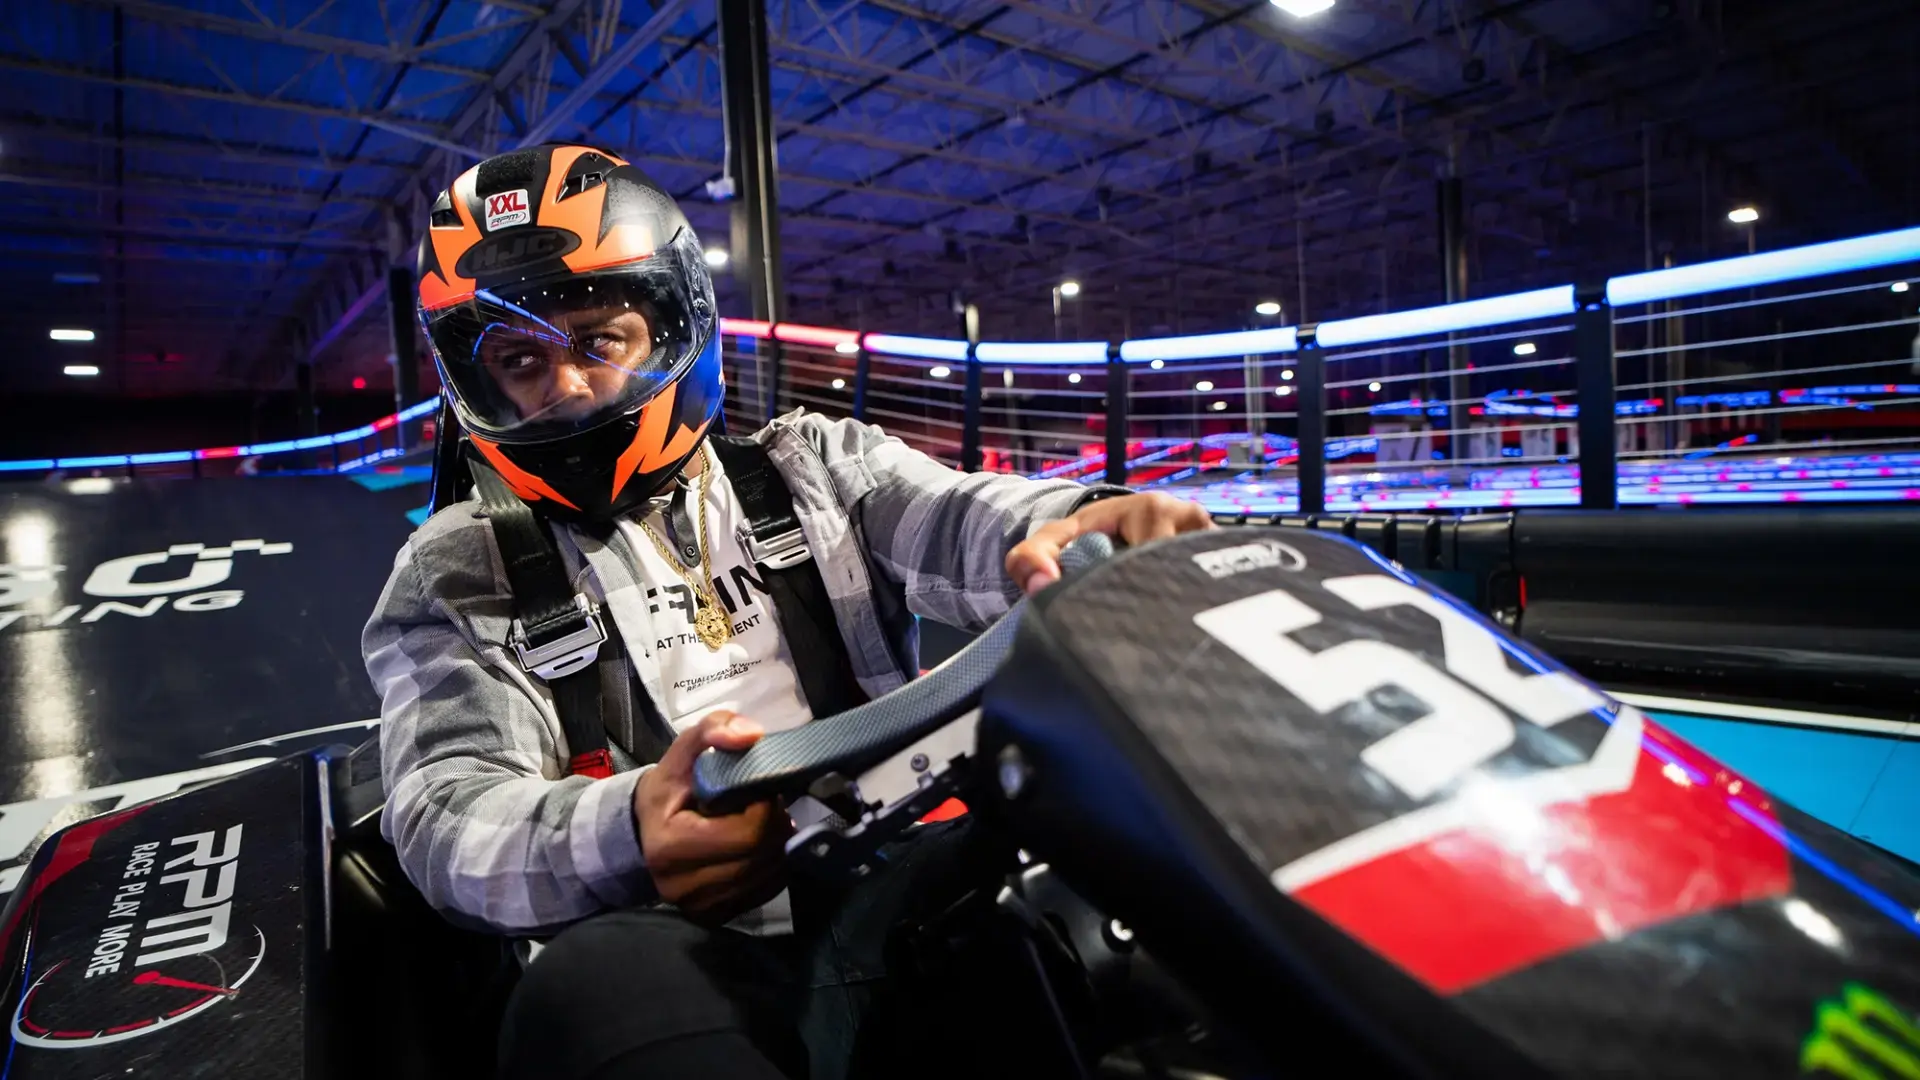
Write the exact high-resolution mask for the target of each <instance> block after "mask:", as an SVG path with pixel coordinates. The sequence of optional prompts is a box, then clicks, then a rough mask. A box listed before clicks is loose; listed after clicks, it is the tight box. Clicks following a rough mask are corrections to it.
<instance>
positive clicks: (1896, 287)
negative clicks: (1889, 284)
mask: <svg viewBox="0 0 1920 1080" xmlns="http://www.w3.org/2000/svg"><path fill="white" fill-rule="evenodd" d="M1893 291H1894V292H1906V291H1907V283H1906V282H1904V281H1896V282H1894V283H1893Z"/></svg>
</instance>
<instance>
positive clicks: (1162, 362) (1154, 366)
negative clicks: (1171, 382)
mask: <svg viewBox="0 0 1920 1080" xmlns="http://www.w3.org/2000/svg"><path fill="white" fill-rule="evenodd" d="M1147 366H1148V367H1150V368H1152V369H1153V370H1155V371H1159V370H1160V369H1161V368H1163V367H1166V366H1167V362H1166V361H1165V360H1155V361H1154V362H1153V363H1151V364H1148V365H1147Z"/></svg>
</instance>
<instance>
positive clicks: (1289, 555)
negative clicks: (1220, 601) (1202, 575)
mask: <svg viewBox="0 0 1920 1080" xmlns="http://www.w3.org/2000/svg"><path fill="white" fill-rule="evenodd" d="M1193 565H1195V566H1197V567H1199V568H1200V569H1202V570H1205V571H1206V572H1207V576H1208V577H1211V578H1214V579H1216V580H1217V579H1219V578H1226V577H1232V576H1233V575H1235V574H1244V573H1246V572H1247V571H1249V570H1265V569H1268V568H1270V567H1279V568H1280V569H1282V570H1305V569H1306V568H1307V557H1306V556H1305V555H1302V554H1300V549H1298V548H1296V547H1294V546H1293V545H1292V544H1283V543H1281V542H1280V541H1278V540H1256V541H1254V542H1253V543H1251V544H1239V545H1236V546H1234V547H1225V548H1215V549H1214V550H1212V551H1203V552H1201V553H1200V554H1198V555H1195V556H1194V557H1193Z"/></svg>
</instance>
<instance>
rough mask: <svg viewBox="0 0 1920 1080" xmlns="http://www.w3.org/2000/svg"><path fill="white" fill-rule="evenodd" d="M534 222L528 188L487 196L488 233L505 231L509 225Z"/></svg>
mask: <svg viewBox="0 0 1920 1080" xmlns="http://www.w3.org/2000/svg"><path fill="white" fill-rule="evenodd" d="M532 220H533V209H532V208H531V207H530V206H528V205H527V189H526V188H519V189H517V190H514V191H503V192H501V193H500V194H498V195H489V196H487V231H488V232H492V231H494V230H495V229H504V228H506V227H507V226H509V225H525V224H526V223H527V222H529V221H532Z"/></svg>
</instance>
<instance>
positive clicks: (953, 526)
mask: <svg viewBox="0 0 1920 1080" xmlns="http://www.w3.org/2000/svg"><path fill="white" fill-rule="evenodd" d="M806 419H807V420H808V421H810V425H811V427H812V430H811V432H810V433H809V434H810V435H811V436H812V437H813V438H814V439H815V440H816V445H818V447H819V449H820V451H821V453H822V456H823V458H824V459H825V461H826V464H827V467H828V469H829V471H831V472H834V473H835V474H836V479H837V480H839V481H840V484H841V487H842V489H843V490H855V491H861V492H864V494H862V495H860V497H859V501H858V505H857V506H856V507H855V514H856V518H857V520H858V521H859V523H860V527H861V530H862V533H863V534H864V536H865V540H866V545H867V548H868V554H869V556H870V557H871V559H872V561H873V563H874V565H875V566H877V567H878V568H879V569H880V571H881V572H882V573H883V574H885V575H886V576H887V577H889V578H891V579H892V580H893V581H894V582H896V583H898V584H899V585H900V586H901V587H902V588H903V589H904V590H905V592H906V597H907V606H908V608H909V610H911V611H912V612H913V613H914V614H916V615H919V616H922V617H923V618H928V619H932V620H934V621H935V622H941V623H946V624H947V625H949V626H956V627H960V628H962V629H966V630H980V629H984V628H985V627H986V626H987V625H988V624H990V623H992V622H993V621H994V620H995V619H997V618H999V617H1000V616H1001V615H1004V614H1006V612H1007V609H1008V608H1010V607H1011V606H1013V603H1014V601H1016V600H1018V599H1019V597H1020V585H1019V583H1017V582H1015V581H1013V580H1012V579H1010V578H1008V577H1007V571H1006V564H1007V553H1008V552H1009V551H1012V550H1013V548H1014V546H1015V545H1016V544H1018V543H1020V541H1022V540H1025V539H1026V538H1027V536H1028V535H1029V534H1030V533H1031V532H1032V531H1033V530H1034V529H1035V528H1036V527H1038V526H1039V525H1041V524H1043V523H1045V522H1048V521H1053V520H1056V519H1058V518H1063V517H1066V516H1067V515H1069V514H1071V513H1073V512H1074V511H1075V510H1077V509H1079V507H1080V506H1081V505H1082V504H1083V503H1085V502H1087V501H1088V500H1090V499H1092V498H1096V497H1099V496H1100V495H1103V494H1111V493H1120V494H1124V493H1125V492H1126V489H1125V488H1116V487H1109V486H1107V485H1104V484H1102V485H1083V484H1079V483H1076V482H1074V481H1072V480H1029V479H1026V478H1025V477H1019V476H1008V475H1005V474H1001V473H966V472H959V471H957V470H955V469H951V468H948V467H947V466H945V465H942V464H941V463H939V462H938V461H935V460H934V459H933V458H931V457H928V456H927V455H926V454H923V453H921V452H920V451H918V450H915V449H913V448H912V447H910V446H908V445H907V444H906V443H903V442H901V441H900V440H899V439H896V438H894V437H893V436H890V435H888V434H887V433H886V432H884V431H882V430H881V429H879V428H877V427H874V426H872V425H870V424H865V423H861V422H859V421H855V420H827V419H824V418H820V417H811V416H809V417H807V418H806ZM849 471H852V472H853V473H855V474H857V475H856V477H854V478H853V479H856V480H857V482H855V483H853V484H851V485H850V484H849V483H848V482H847V481H848V480H849V477H848V476H847V474H848V472H849Z"/></svg>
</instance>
